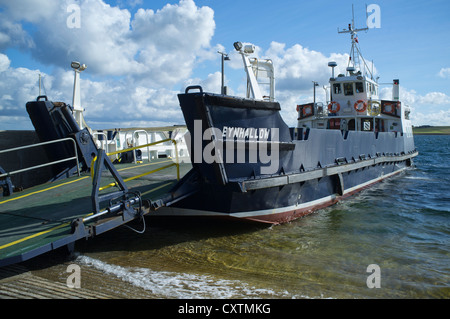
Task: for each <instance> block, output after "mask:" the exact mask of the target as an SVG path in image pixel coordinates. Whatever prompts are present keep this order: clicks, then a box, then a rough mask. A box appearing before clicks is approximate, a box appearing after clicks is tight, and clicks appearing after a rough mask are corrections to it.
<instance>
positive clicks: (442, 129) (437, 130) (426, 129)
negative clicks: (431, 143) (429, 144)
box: [413, 125, 450, 135]
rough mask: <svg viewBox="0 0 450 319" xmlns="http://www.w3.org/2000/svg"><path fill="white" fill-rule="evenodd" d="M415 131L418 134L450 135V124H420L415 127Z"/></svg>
mask: <svg viewBox="0 0 450 319" xmlns="http://www.w3.org/2000/svg"><path fill="white" fill-rule="evenodd" d="M413 133H414V134H416V135H447V134H448V135H450V126H429V125H424V126H418V127H413Z"/></svg>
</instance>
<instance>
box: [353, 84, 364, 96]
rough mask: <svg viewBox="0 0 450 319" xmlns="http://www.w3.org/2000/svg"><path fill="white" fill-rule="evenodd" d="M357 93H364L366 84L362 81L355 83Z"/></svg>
mask: <svg viewBox="0 0 450 319" xmlns="http://www.w3.org/2000/svg"><path fill="white" fill-rule="evenodd" d="M355 90H356V93H364V84H363V83H362V82H356V83H355Z"/></svg>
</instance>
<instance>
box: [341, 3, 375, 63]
mask: <svg viewBox="0 0 450 319" xmlns="http://www.w3.org/2000/svg"><path fill="white" fill-rule="evenodd" d="M366 30H369V28H368V27H365V28H359V29H356V28H355V13H354V10H353V5H352V23H349V24H348V30H346V29H343V30H342V31H339V28H338V33H350V36H351V39H352V48H351V50H350V60H349V61H348V66H350V61H352V63H353V66H354V67H356V64H358V65H359V64H360V63H359V56H361V52H360V51H359V50H358V47H357V43H358V37H357V32H359V31H366ZM355 51H356V52H355ZM361 57H362V56H361ZM363 60H364V59H363ZM364 64H365V62H364ZM359 68H360V69H361V67H360V66H359Z"/></svg>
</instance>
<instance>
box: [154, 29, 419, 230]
mask: <svg viewBox="0 0 450 319" xmlns="http://www.w3.org/2000/svg"><path fill="white" fill-rule="evenodd" d="M361 30H364V29H356V28H355V26H354V23H352V24H349V26H348V29H347V30H346V29H344V30H343V31H339V32H340V33H349V34H350V36H351V45H352V47H351V54H350V59H349V63H348V66H347V68H346V74H338V75H337V76H335V74H334V68H335V67H336V65H337V64H336V63H335V62H330V63H328V66H330V67H331V68H332V75H331V78H330V80H329V84H330V96H329V102H326V103H323V102H316V101H314V102H312V103H307V104H302V105H297V106H296V108H297V112H298V124H297V127H295V128H290V127H288V125H287V124H286V123H285V121H284V120H283V119H282V117H281V115H280V110H281V107H280V104H279V103H278V102H275V98H274V86H275V83H274V82H275V81H274V66H273V63H272V61H271V60H260V59H256V58H252V57H251V54H252V53H253V52H254V48H255V47H254V45H252V44H245V43H241V42H236V43H234V47H235V49H236V50H237V51H238V52H239V53H240V54H241V56H242V59H243V64H244V69H245V71H246V73H247V87H248V90H247V96H246V97H245V98H241V97H235V96H228V95H225V94H213V93H207V92H203V89H202V88H201V87H200V86H190V87H187V88H186V90H185V93H184V94H179V95H178V98H179V102H180V107H181V110H182V111H183V115H184V118H185V121H186V125H187V128H188V130H189V133H190V137H189V136H188V138H187V141H188V146H189V149H190V158H191V162H192V166H193V168H192V170H191V171H190V172H189V173H188V174H186V176H184V178H183V179H181V180H180V182H178V184H177V185H176V186H175V187H174V188H173V190H172V192H171V193H170V194H169V195H168V196H167V197H166V198H164V199H162V200H161V201H160V202H159V203H158V204H157V205H155V209H157V211H156V212H155V215H158V216H214V217H226V218H238V219H245V220H252V221H257V222H263V223H283V222H288V221H291V220H293V219H295V218H298V217H301V216H304V215H306V214H308V213H311V212H313V211H314V210H316V209H319V208H323V207H326V206H329V205H332V204H334V203H336V202H337V201H339V200H341V199H344V198H346V197H348V196H350V195H352V194H355V193H357V192H359V191H361V190H363V189H365V188H367V187H369V186H371V185H373V184H375V183H378V182H380V181H382V180H384V179H386V178H389V177H392V176H394V175H397V174H399V173H401V172H402V171H404V170H405V169H407V168H408V167H411V166H412V165H413V158H414V157H415V156H417V155H418V152H417V150H416V148H415V146H414V139H413V133H412V125H411V121H410V119H409V114H410V108H409V107H408V106H407V105H405V104H404V103H402V102H401V101H399V80H394V81H393V96H392V99H391V100H381V99H380V98H379V84H378V82H377V79H374V77H373V74H372V73H371V72H370V70H369V68H368V65H367V63H366V62H365V60H364V58H363V57H362V55H361V53H360V49H359V44H358V41H357V37H356V36H357V32H358V31H361ZM263 76H264V77H266V78H268V79H269V81H267V79H266V80H263V79H262V77H263ZM261 81H264V82H265V83H269V86H270V90H269V91H270V93H269V95H268V96H263V94H262V93H261V92H262V90H261V88H260V82H261ZM288 107H295V106H288Z"/></svg>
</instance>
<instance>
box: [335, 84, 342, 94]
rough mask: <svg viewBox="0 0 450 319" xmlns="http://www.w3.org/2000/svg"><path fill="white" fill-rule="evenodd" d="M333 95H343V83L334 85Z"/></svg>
mask: <svg viewBox="0 0 450 319" xmlns="http://www.w3.org/2000/svg"><path fill="white" fill-rule="evenodd" d="M333 93H334V94H341V93H342V89H341V83H334V84H333Z"/></svg>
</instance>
